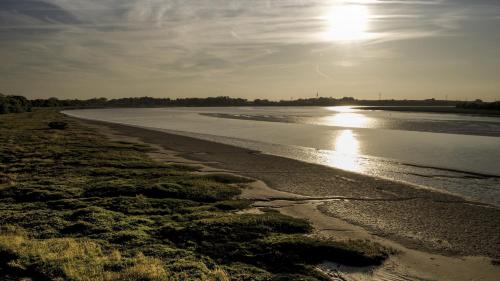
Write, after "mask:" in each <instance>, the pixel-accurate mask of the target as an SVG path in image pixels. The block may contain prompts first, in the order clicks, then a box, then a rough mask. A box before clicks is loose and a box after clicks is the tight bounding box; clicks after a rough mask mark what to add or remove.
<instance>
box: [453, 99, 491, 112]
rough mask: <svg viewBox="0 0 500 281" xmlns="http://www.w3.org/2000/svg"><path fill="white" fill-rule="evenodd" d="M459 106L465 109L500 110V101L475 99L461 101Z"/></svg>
mask: <svg viewBox="0 0 500 281" xmlns="http://www.w3.org/2000/svg"><path fill="white" fill-rule="evenodd" d="M457 108H463V109H482V110H499V111H500V101H495V102H483V101H482V100H475V101H472V102H460V103H458V104H457Z"/></svg>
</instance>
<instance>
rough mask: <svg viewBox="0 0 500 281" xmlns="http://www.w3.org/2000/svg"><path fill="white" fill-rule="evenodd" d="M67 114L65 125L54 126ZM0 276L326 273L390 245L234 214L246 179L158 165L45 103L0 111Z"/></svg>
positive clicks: (372, 260)
mask: <svg viewBox="0 0 500 281" xmlns="http://www.w3.org/2000/svg"><path fill="white" fill-rule="evenodd" d="M50 121H65V122H68V123H69V126H68V128H67V129H65V130H54V129H50V128H49V127H48V126H47V124H48V123H49V122H50ZM0 144H1V145H0V279H2V280H18V279H19V278H22V277H30V278H33V280H324V279H325V276H323V275H322V274H321V273H319V272H317V271H315V270H314V265H316V264H318V263H320V262H322V261H324V260H330V261H335V262H338V263H341V264H347V265H378V264H380V263H382V262H383V261H384V259H385V258H386V257H387V250H385V249H383V248H381V247H380V246H378V245H376V244H372V243H369V242H366V241H344V242H342V241H324V240H316V239H314V238H311V237H310V236H307V234H308V233H310V232H311V230H312V228H311V225H310V224H309V223H308V222H307V221H304V220H300V219H295V218H291V217H287V216H284V215H281V214H280V213H277V212H274V211H267V212H265V213H264V214H260V215H257V214H245V213H244V212H239V211H241V210H244V209H245V208H248V207H249V205H250V204H251V203H252V202H249V201H245V200H238V199H235V198H237V196H238V195H239V194H240V192H241V188H242V185H243V183H245V182H247V181H248V180H247V179H244V178H239V177H234V176H224V175H218V176H213V175H206V176H205V175H199V174H193V173H192V170H193V168H191V167H186V166H181V165H173V164H172V165H169V164H163V163H158V162H154V161H152V160H151V159H149V158H148V156H147V154H146V153H147V152H148V151H150V150H151V148H150V147H148V146H144V145H138V144H132V143H125V142H112V141H109V140H107V139H106V138H104V137H103V136H101V135H99V134H98V133H96V132H95V131H93V130H91V129H89V128H87V127H84V126H82V125H81V124H79V123H78V122H76V121H74V120H71V119H67V118H66V117H64V116H62V115H61V114H59V113H57V112H55V111H50V110H36V111H34V112H29V113H20V114H7V115H2V116H0Z"/></svg>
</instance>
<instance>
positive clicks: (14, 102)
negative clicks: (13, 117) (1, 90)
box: [0, 94, 31, 114]
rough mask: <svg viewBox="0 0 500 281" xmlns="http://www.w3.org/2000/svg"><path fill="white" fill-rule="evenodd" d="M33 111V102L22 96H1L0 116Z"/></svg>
mask: <svg viewBox="0 0 500 281" xmlns="http://www.w3.org/2000/svg"><path fill="white" fill-rule="evenodd" d="M26 111H31V102H30V101H29V100H27V99H26V98H25V97H22V96H5V95H3V94H0V114H7V113H19V112H26Z"/></svg>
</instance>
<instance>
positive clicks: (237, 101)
mask: <svg viewBox="0 0 500 281" xmlns="http://www.w3.org/2000/svg"><path fill="white" fill-rule="evenodd" d="M339 105H358V106H455V107H457V108H467V109H485V110H500V101H497V102H492V103H487V102H482V101H480V100H476V101H473V102H460V101H447V100H436V99H425V100H394V99H391V100H358V99H355V98H353V97H343V98H332V97H317V98H306V99H296V100H279V101H273V100H268V99H255V100H247V99H242V98H231V97H227V96H219V97H208V98H177V99H170V98H153V97H133V98H118V99H107V98H92V99H86V100H80V99H58V98H48V99H34V100H28V99H26V98H25V97H23V96H16V95H3V94H0V114H4V113H16V112H25V111H31V109H32V108H36V107H57V108H103V107H175V106H182V107H195V106H198V107H215V106H339Z"/></svg>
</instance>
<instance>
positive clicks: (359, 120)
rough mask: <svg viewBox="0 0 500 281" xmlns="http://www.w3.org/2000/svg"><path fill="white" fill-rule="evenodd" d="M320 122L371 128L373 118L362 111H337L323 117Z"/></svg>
mask: <svg viewBox="0 0 500 281" xmlns="http://www.w3.org/2000/svg"><path fill="white" fill-rule="evenodd" d="M319 122H320V123H321V124H323V125H327V126H338V127H352V128H370V127H372V123H373V120H372V119H371V118H369V117H366V116H365V115H364V114H360V113H349V112H346V113H337V114H334V115H329V116H325V117H323V118H321V119H320V120H319Z"/></svg>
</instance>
